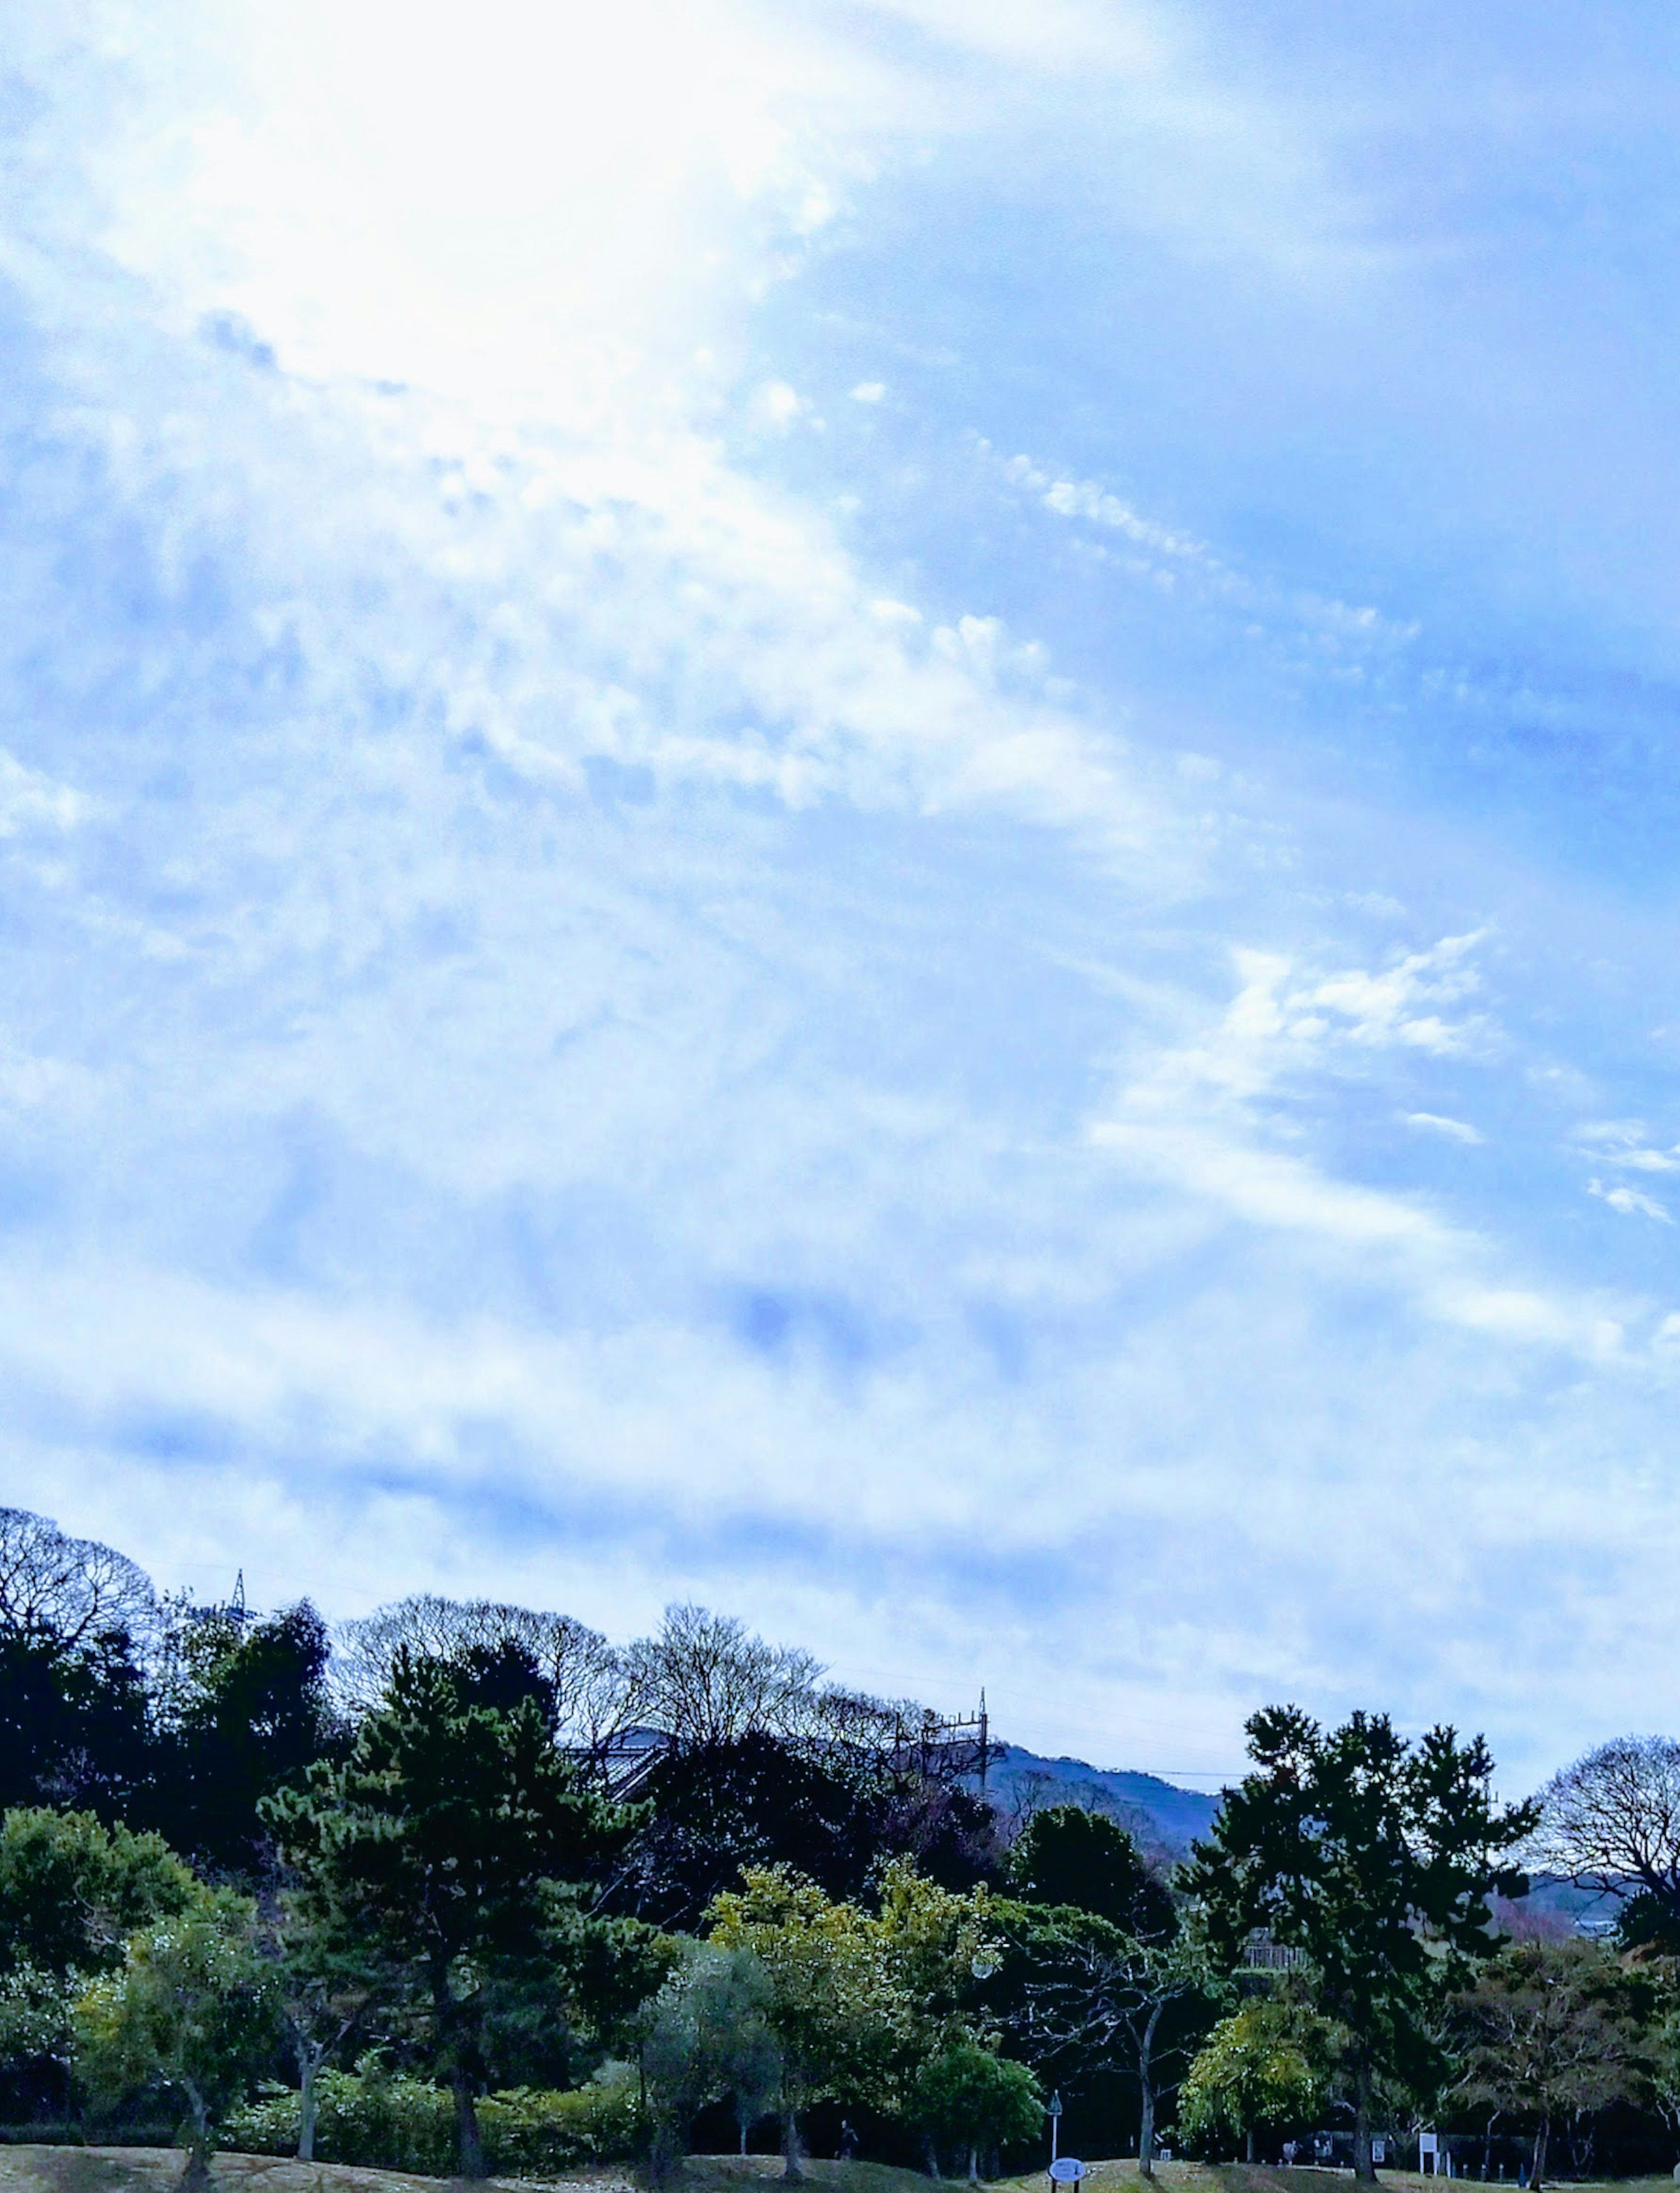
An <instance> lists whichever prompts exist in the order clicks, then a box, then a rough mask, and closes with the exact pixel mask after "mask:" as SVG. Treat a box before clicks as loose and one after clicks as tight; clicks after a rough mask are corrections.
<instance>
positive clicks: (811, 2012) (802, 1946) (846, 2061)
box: [709, 1866, 906, 2183]
mask: <svg viewBox="0 0 1680 2193" xmlns="http://www.w3.org/2000/svg"><path fill="white" fill-rule="evenodd" d="M709 1918H710V1938H711V1940H712V1941H713V1942H714V1943H716V1944H717V1945H718V1946H719V1947H720V1948H723V1949H745V1950H751V1951H752V1953H753V1954H754V1955H755V1956H756V1957H757V1960H758V1961H759V1963H760V1964H761V1965H762V1966H763V1969H764V1970H765V1972H766V1973H768V1974H769V1980H770V1998H769V2010H768V2013H767V2015H768V2018H769V2024H770V2026H771V2029H772V2030H773V2031H774V2034H775V2036H776V2041H777V2045H778V2047H780V2053H781V2081H780V2093H779V2096H778V2100H779V2104H780V2110H781V2120H782V2155H783V2158H784V2164H783V2174H784V2176H785V2177H786V2178H787V2179H790V2180H791V2181H794V2182H796V2183H797V2181H798V2180H799V2179H801V2178H802V2177H803V2171H802V2170H801V2167H800V2147H799V2119H800V2116H801V2115H802V2113H803V2111H804V2110H807V2109H809V2106H810V2105H811V2104H812V2103H813V2102H815V2101H818V2100H820V2099H823V2098H825V2097H828V2096H831V2097H834V2098H836V2099H849V2098H850V2097H852V2096H854V2095H856V2096H860V2097H862V2096H866V2095H869V2094H871V2093H883V2092H884V2091H886V2090H887V2088H888V2087H889V2085H890V2082H891V2079H892V2076H893V2072H894V2066H895V2064H896V2062H897V2060H898V2058H899V2053H900V2041H901V2036H902V2032H903V2027H904V2021H905V2017H906V2003H905V1999H904V1996H903V1995H902V1993H901V1991H900V1989H899V1988H898V1987H897V1986H896V1985H895V1984H894V1978H893V1973H892V1970H891V1967H890V1964H889V1958H888V1955H887V1951H886V1947H885V1944H884V1943H883V1938H882V1933H881V1929H880V1927H878V1926H877V1924H876V1923H875V1922H874V1921H871V1920H870V1919H869V1918H868V1917H867V1915H866V1914H864V1913H863V1912H861V1911H860V1910H857V1908H856V1907H855V1906H854V1905H853V1904H835V1903H831V1902H830V1900H829V1899H828V1898H827V1897H826V1896H825V1895H824V1894H823V1892H822V1891H821V1889H820V1888H819V1887H817V1885H816V1883H815V1882H814V1881H806V1880H803V1879H802V1878H801V1877H800V1876H799V1875H797V1874H795V1873H791V1872H790V1871H789V1870H788V1869H786V1867H783V1866H764V1867H750V1868H749V1869H747V1872H746V1881H745V1885H744V1886H743V1887H741V1888H740V1890H739V1891H732V1892H728V1893H726V1894H724V1895H722V1896H720V1897H718V1898H717V1900H716V1902H715V1903H714V1904H712V1907H711V1913H710V1914H709Z"/></svg>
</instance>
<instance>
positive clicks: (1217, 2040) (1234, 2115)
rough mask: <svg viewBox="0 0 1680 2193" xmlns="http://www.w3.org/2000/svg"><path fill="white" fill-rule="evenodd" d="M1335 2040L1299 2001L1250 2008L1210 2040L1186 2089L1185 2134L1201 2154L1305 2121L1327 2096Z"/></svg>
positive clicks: (1182, 2091) (1182, 2104)
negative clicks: (1330, 2039) (1328, 2062)
mask: <svg viewBox="0 0 1680 2193" xmlns="http://www.w3.org/2000/svg"><path fill="white" fill-rule="evenodd" d="M1327 2053H1328V2036H1326V2034H1325V2032H1324V2030H1323V2024H1322V2022H1321V2021H1320V2020H1318V2019H1317V2018H1313V2017H1312V2016H1311V2013H1306V2012H1303V2011H1302V2010H1300V2008H1299V2007H1297V2006H1295V2005H1294V2004H1293V2003H1286V2002H1271V2001H1257V2002H1251V2003H1247V2004H1245V2005H1244V2006H1243V2008H1242V2009H1241V2010H1239V2011H1237V2013H1236V2014H1235V2015H1234V2016H1233V2017H1231V2018H1221V2019H1220V2022H1219V2024H1217V2025H1216V2026H1215V2027H1214V2030H1213V2031H1212V2032H1211V2033H1210V2034H1209V2036H1208V2038H1207V2040H1206V2041H1203V2044H1202V2047H1201V2048H1200V2050H1199V2051H1198V2052H1197V2056H1196V2059H1195V2061H1194V2062H1193V2063H1192V2064H1191V2067H1190V2069H1189V2070H1188V2071H1187V2072H1186V2074H1185V2077H1184V2081H1183V2083H1182V2084H1181V2085H1180V2088H1179V2104H1178V2123H1179V2132H1180V2135H1181V2136H1182V2138H1183V2139H1185V2141H1186V2143H1187V2144H1188V2145H1189V2146H1190V2147H1191V2148H1192V2149H1193V2150H1195V2152H1196V2153H1197V2154H1198V2155H1209V2156H1221V2155H1226V2154H1230V2153H1232V2152H1234V2151H1236V2150H1239V2149H1241V2148H1243V2146H1245V2145H1246V2146H1248V2148H1249V2151H1250V2156H1251V2157H1252V2150H1253V2142H1254V2135H1255V2134H1256V2133H1260V2132H1267V2131H1274V2130H1277V2129H1278V2128H1280V2127H1284V2126H1288V2125H1292V2124H1300V2123H1303V2122H1305V2121H1308V2120H1309V2119H1311V2117H1312V2116H1314V2115H1315V2114H1316V2112H1317V2109H1318V2105H1319V2102H1320V2099H1321V2097H1322V2095H1323V2064H1324V2062H1325V2059H1326V2056H1327Z"/></svg>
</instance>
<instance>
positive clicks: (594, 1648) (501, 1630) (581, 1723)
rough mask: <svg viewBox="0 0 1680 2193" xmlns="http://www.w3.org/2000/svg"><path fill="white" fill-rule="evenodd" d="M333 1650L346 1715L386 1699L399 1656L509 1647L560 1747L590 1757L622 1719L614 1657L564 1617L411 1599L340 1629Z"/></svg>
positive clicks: (427, 1597)
mask: <svg viewBox="0 0 1680 2193" xmlns="http://www.w3.org/2000/svg"><path fill="white" fill-rule="evenodd" d="M510 1645H511V1646H517V1648H518V1649H519V1650H520V1651H522V1652H526V1653H528V1654H529V1656H530V1659H531V1662H532V1663H533V1664H534V1667H535V1668H536V1669H537V1672H538V1673H539V1674H540V1675H541V1676H542V1678H543V1680H544V1681H546V1683H548V1684H549V1685H550V1686H551V1688H552V1690H553V1693H554V1707H555V1714H556V1717H557V1728H558V1732H559V1735H560V1738H561V1739H562V1741H563V1742H564V1743H567V1744H572V1745H574V1746H576V1747H577V1748H579V1749H588V1750H593V1749H597V1748H598V1747H599V1746H601V1745H602V1744H606V1743H609V1742H610V1741H611V1739H612V1738H613V1737H614V1735H615V1734H616V1733H617V1732H618V1731H619V1729H620V1727H621V1726H623V1723H624V1720H625V1717H626V1693H625V1685H624V1680H623V1672H622V1669H621V1666H620V1658H619V1655H618V1654H617V1653H616V1652H614V1649H613V1647H612V1646H610V1645H609V1643H608V1641H607V1640H606V1639H605V1638H604V1637H603V1636H602V1635H601V1634H600V1632H599V1631H598V1630H595V1629H589V1628H588V1627H587V1626H586V1624H585V1623H581V1622H575V1621H574V1620H573V1618H572V1617H571V1616H570V1615H569V1614H549V1613H544V1612H538V1611H536V1610H534V1609H533V1608H531V1607H527V1606H505V1605H503V1604H501V1603H500V1601H498V1600H489V1599H468V1600H460V1599H443V1598H441V1597H439V1596H438V1595H437V1593H435V1592H414V1593H412V1594H411V1595H409V1597H408V1598H407V1599H402V1600H397V1601H396V1602H395V1603H394V1604H393V1605H391V1606H381V1607H379V1608H376V1609H375V1611H374V1612H373V1613H372V1614H367V1615H363V1616H362V1617H361V1618H359V1619H358V1620H357V1621H353V1622H346V1623H343V1624H342V1625H341V1626H340V1629H339V1630H338V1632H337V1634H336V1636H335V1637H334V1648H335V1649H334V1655H333V1680H334V1687H335V1688H336V1689H337V1691H338V1692H339V1694H340V1698H342V1700H343V1702H344V1703H345V1704H346V1706H348V1707H349V1708H350V1709H351V1710H352V1711H356V1712H366V1711H367V1710H368V1709H369V1708H370V1707H371V1706H373V1705H374V1704H375V1703H377V1701H378V1700H379V1699H380V1698H382V1697H383V1696H384V1694H385V1691H386V1686H387V1684H388V1683H389V1682H390V1680H391V1669H392V1668H393V1667H394V1666H395V1665H396V1662H397V1654H398V1653H399V1652H404V1651H406V1652H410V1653H414V1654H416V1655H419V1656H420V1657H423V1658H428V1659H440V1660H449V1659H455V1658H459V1657H460V1655H462V1654H463V1653H466V1652H475V1651H479V1652H498V1651H500V1650H502V1649H503V1648H505V1647H506V1646H510Z"/></svg>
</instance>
